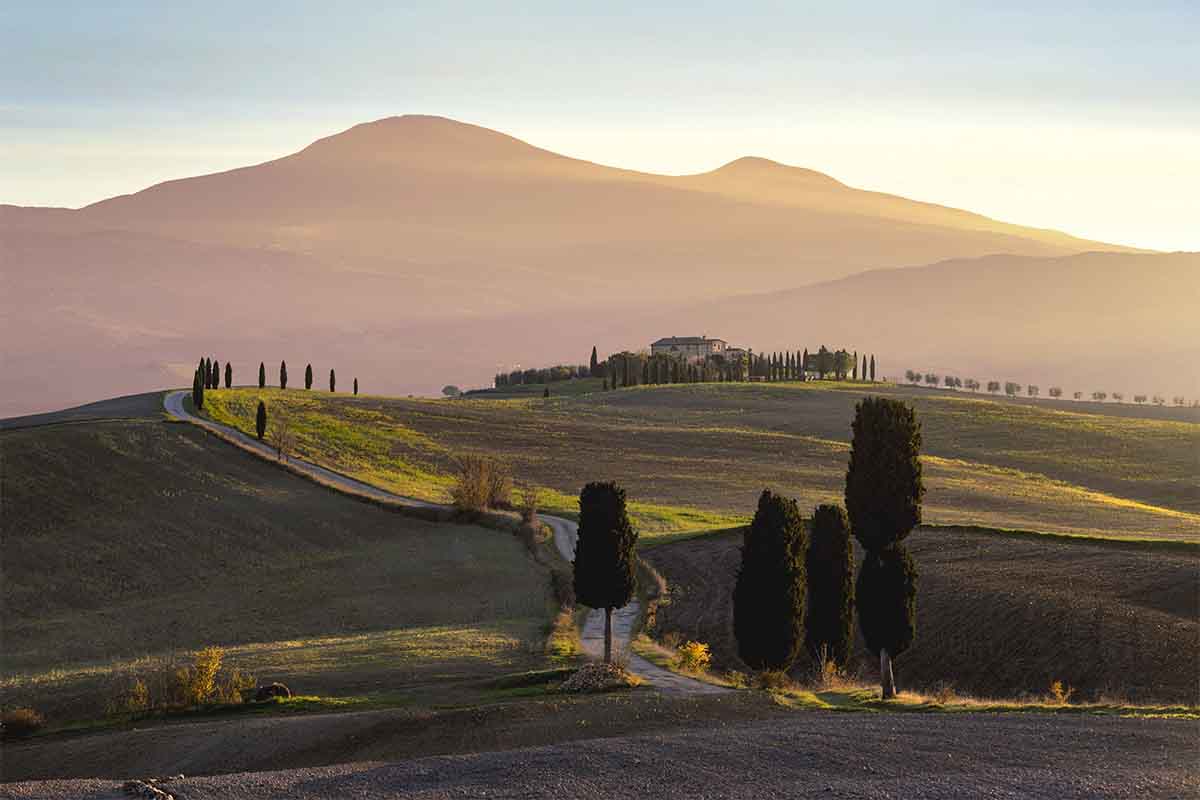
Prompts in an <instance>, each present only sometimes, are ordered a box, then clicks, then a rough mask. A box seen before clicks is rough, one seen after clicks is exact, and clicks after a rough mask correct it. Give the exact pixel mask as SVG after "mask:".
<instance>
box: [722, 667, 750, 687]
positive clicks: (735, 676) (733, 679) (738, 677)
mask: <svg viewBox="0 0 1200 800" xmlns="http://www.w3.org/2000/svg"><path fill="white" fill-rule="evenodd" d="M725 682H726V683H728V684H729V685H730V686H732V687H733V688H734V689H745V688H746V687H748V686H749V685H750V678H749V676H747V675H746V673H744V672H741V671H739V670H736V669H731V670H729V671H728V672H726V673H725Z"/></svg>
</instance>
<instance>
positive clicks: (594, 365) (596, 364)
mask: <svg viewBox="0 0 1200 800" xmlns="http://www.w3.org/2000/svg"><path fill="white" fill-rule="evenodd" d="M588 368H589V369H590V370H591V373H592V377H593V378H599V377H600V360H599V359H598V358H597V357H596V345H592V360H591V361H590V362H589V364H588Z"/></svg>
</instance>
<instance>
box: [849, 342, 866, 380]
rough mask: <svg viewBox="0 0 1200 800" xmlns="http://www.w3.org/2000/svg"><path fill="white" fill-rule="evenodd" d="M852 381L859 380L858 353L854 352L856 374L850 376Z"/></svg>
mask: <svg viewBox="0 0 1200 800" xmlns="http://www.w3.org/2000/svg"><path fill="white" fill-rule="evenodd" d="M864 377H865V375H864ZM850 379H851V380H855V381H856V380H858V351H857V350H855V351H854V373H853V374H852V375H851V376H850Z"/></svg>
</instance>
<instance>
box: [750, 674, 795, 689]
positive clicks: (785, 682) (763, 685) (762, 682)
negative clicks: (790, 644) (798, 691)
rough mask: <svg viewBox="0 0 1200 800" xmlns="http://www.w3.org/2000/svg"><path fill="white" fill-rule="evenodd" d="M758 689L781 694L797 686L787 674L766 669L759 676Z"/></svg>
mask: <svg viewBox="0 0 1200 800" xmlns="http://www.w3.org/2000/svg"><path fill="white" fill-rule="evenodd" d="M757 678H758V688H760V689H766V690H767V691H768V692H779V691H783V690H785V689H791V688H793V687H794V686H795V685H796V684H795V683H793V682H792V679H791V677H789V676H788V674H787V672H786V671H784V670H781V669H764V670H761V671H760V672H759V673H758V675H757Z"/></svg>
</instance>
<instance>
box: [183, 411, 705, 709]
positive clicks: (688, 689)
mask: <svg viewBox="0 0 1200 800" xmlns="http://www.w3.org/2000/svg"><path fill="white" fill-rule="evenodd" d="M187 394H188V393H187V392H186V391H183V390H180V391H176V392H168V393H167V394H166V395H164V396H163V406H164V408H166V410H167V413H168V414H170V415H171V416H173V417H175V418H176V419H180V420H184V421H186V422H190V423H192V424H193V425H198V426H200V427H201V428H204V429H205V430H207V431H210V432H212V433H214V434H216V435H217V436H220V437H221V438H223V439H226V440H228V441H230V442H232V443H233V444H235V445H237V446H238V447H241V448H242V449H244V450H248V451H250V452H252V453H254V454H255V455H258V456H260V457H262V458H266V459H271V460H274V459H276V458H278V455H277V453H276V451H275V449H274V448H273V447H271V446H270V445H269V444H268V443H266V442H261V441H259V440H258V439H255V438H253V437H251V436H247V435H246V434H244V433H242V432H241V431H239V430H237V429H235V428H231V427H229V426H228V425H222V424H221V423H219V422H213V421H212V420H210V419H204V418H203V417H198V416H196V415H195V414H192V413H191V412H190V411H188V410H187V409H186V408H185V407H184V405H183V399H184V397H186V396H187ZM287 464H288V466H289V467H291V468H292V469H293V470H295V471H297V472H301V473H303V474H305V475H308V476H310V477H312V478H315V479H316V480H318V481H319V482H321V483H323V484H326V485H328V486H330V487H333V488H336V489H340V490H342V491H345V492H349V493H350V494H356V495H361V496H364V497H370V498H372V499H375V500H383V501H385V502H389V503H395V504H397V505H402V506H409V507H412V508H439V509H445V508H447V506H444V505H441V504H438V503H430V502H428V501H427V500H418V499H417V498H415V497H405V496H403V495H399V494H395V493H394V492H389V491H387V490H386V489H380V488H379V487H378V486H373V485H371V484H369V483H364V482H363V481H360V480H356V479H354V478H351V477H350V476H348V475H343V474H342V473H340V472H335V471H333V470H331V469H327V468H325V467H322V466H320V465H318V464H314V463H312V462H311V461H305V460H304V459H301V458H294V457H288V458H287ZM539 516H540V518H541V520H542V521H543V522H545V523H546V524H547V525H549V526H550V528H551V530H553V531H554V544H555V546H556V547H557V548H558V552H559V553H561V554H562V557H563V558H564V559H566V560H567V561H568V562H574V560H575V542H576V541H577V540H578V538H579V530H578V526H577V525H576V524H575V523H574V522H572V521H571V520H569V519H563V518H562V517H554V516H548V515H545V514H542V515H539ZM640 614H641V605H640V604H639V603H638V601H637V600H633V601H632V602H630V603H629V605H627V606H625V607H624V608H620V609H617V610H616V611H615V612H614V613H613V644H614V646H615V648H616V649H617V650H618V651H619V652H622V653H624V654H625V655H626V657H627V659H628V667H629V670H630V671H631V672H633V673H635V674H637V675H638V676H640V677H641V678H642V679H643V680H645V681H646V683H647V684H649V685H650V686H652V687H654V688H655V689H658V690H660V691H663V692H666V693H669V694H712V693H715V692H723V691H726V689H725V688H724V687H721V686H713V685H712V684H708V683H703V682H702V681H697V680H693V679H692V678H688V677H686V676H683V675H679V674H677V673H674V672H671V671H670V670H666V669H663V668H662V667H659V666H657V665H655V664H652V663H650V662H649V661H647V660H646V659H644V658H642V657H641V656H638V655H637V654H635V653H633V652H632V651H631V650H630V649H629V641H630V639H631V638H632V636H633V632H634V630H635V629H636V626H637V623H638V619H639V616H640ZM580 638H581V639H582V643H583V651H584V653H586V654H587V656H588V657H589V658H593V659H599V658H601V657H602V656H603V654H604V612H603V610H601V609H590V610H589V611H588V615H587V617H586V618H585V619H584V622H583V629H582V631H581V632H580Z"/></svg>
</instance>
